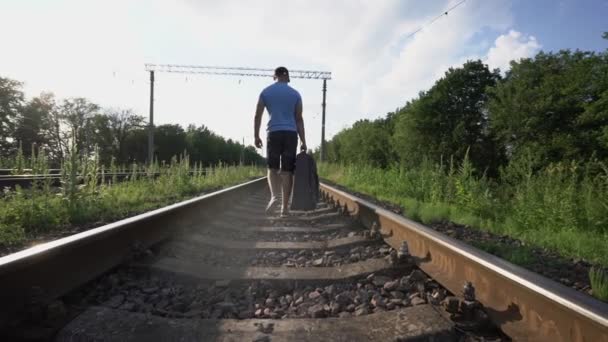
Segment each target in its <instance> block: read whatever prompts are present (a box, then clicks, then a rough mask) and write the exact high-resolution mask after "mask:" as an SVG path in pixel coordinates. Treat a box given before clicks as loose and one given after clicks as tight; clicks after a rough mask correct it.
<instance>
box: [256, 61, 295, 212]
mask: <svg viewBox="0 0 608 342" xmlns="http://www.w3.org/2000/svg"><path fill="white" fill-rule="evenodd" d="M274 80H275V81H276V82H275V83H274V84H272V85H270V86H268V87H266V88H265V89H264V90H263V91H262V93H261V94H260V98H259V100H258V105H257V108H256V111H255V120H254V135H255V146H256V147H257V148H261V147H262V139H260V125H261V122H262V114H263V113H264V108H266V109H267V110H268V114H269V116H270V119H269V120H268V126H267V129H266V130H267V132H268V136H267V139H266V158H267V163H268V185H269V187H270V201H269V202H268V205H267V206H266V212H267V213H268V212H270V211H272V210H273V209H274V208H275V207H276V206H277V205H278V204H279V195H280V194H281V192H282V199H283V201H282V203H281V216H286V215H287V214H288V211H289V198H290V196H291V189H292V184H293V171H294V168H295V162H296V149H297V145H298V135H299V136H300V140H301V146H300V149H301V150H304V151H305V150H306V138H305V136H304V119H303V118H302V97H301V96H300V93H298V91H297V90H295V89H293V88H292V87H290V86H289V85H288V84H287V83H289V71H288V70H287V68H285V67H278V68H276V69H275V71H274ZM279 169H280V172H279Z"/></svg>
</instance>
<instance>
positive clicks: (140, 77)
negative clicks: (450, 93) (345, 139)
mask: <svg viewBox="0 0 608 342" xmlns="http://www.w3.org/2000/svg"><path fill="white" fill-rule="evenodd" d="M457 2H458V1H455V0H429V1H424V2H422V1H418V0H365V1H364V0H362V1H351V0H336V1H321V0H290V1H284V0H260V1H255V2H252V1H245V0H223V1H212V0H178V1H172V2H169V1H162V0H149V1H145V2H144V1H138V0H122V1H119V0H105V1H102V0H87V1H79V0H54V1H51V0H46V1H44V0H37V1H35V0H0V32H4V33H5V34H4V35H3V36H2V39H3V45H2V46H3V49H2V52H1V53H0V75H1V76H3V77H11V78H14V79H17V80H20V81H23V82H25V85H24V90H25V92H26V95H27V96H28V97H32V96H36V95H38V94H39V93H40V92H41V91H52V92H54V93H55V94H56V96H57V97H58V98H59V99H61V98H65V97H73V96H84V97H87V98H89V99H91V100H92V101H94V102H96V103H98V104H100V105H102V106H105V107H117V108H131V109H133V110H135V111H136V112H137V113H140V114H141V115H147V113H148V87H149V84H148V75H147V74H146V73H145V71H144V63H172V64H196V65H224V66H251V67H268V68H274V67H276V66H278V65H285V66H287V67H289V68H294V69H312V70H328V71H332V72H333V76H334V77H333V79H332V80H331V81H330V82H329V84H328V88H329V90H328V105H327V135H328V137H331V136H332V135H333V134H335V133H337V132H338V131H339V130H340V129H342V128H344V127H347V126H348V125H350V124H352V123H353V122H354V121H356V120H358V119H363V118H370V119H373V118H377V117H379V116H383V115H384V114H385V113H386V112H388V111H391V110H394V109H395V108H397V107H399V106H402V105H403V104H405V102H406V101H407V100H409V99H411V98H413V97H415V96H416V95H417V94H418V92H419V91H421V90H424V89H428V88H429V87H430V86H431V85H432V84H433V82H434V81H435V80H436V79H437V78H438V77H441V76H442V75H443V73H444V71H445V70H446V69H447V68H449V67H451V66H458V65H460V64H462V63H463V62H464V61H466V60H467V59H476V58H479V59H482V60H483V61H484V62H486V63H487V64H489V65H490V66H491V67H499V68H501V69H503V70H504V69H506V68H508V65H509V61H510V60H512V59H519V58H522V57H530V56H533V55H535V54H536V53H537V52H538V51H540V50H541V49H542V50H545V51H547V50H559V49H563V48H571V49H574V48H581V49H586V50H589V49H591V50H596V51H603V50H604V49H606V48H607V47H608V41H606V40H603V39H602V38H601V34H602V32H603V31H608V24H606V22H608V21H606V20H605V18H606V17H608V0H579V1H574V0H564V1H546V0H542V1H541V0H539V1H532V0H527V1H526V0H467V1H466V2H465V3H463V4H462V5H461V6H459V7H457V8H456V9H454V10H453V11H452V12H450V13H449V15H447V16H443V17H441V18H440V19H439V20H437V21H436V22H435V23H434V24H432V25H430V26H424V25H425V24H426V23H427V22H428V21H430V20H431V19H433V18H435V17H436V16H437V15H439V14H440V13H442V12H443V11H444V10H446V9H447V8H450V7H452V6H453V5H454V4H456V3H457ZM421 25H422V26H424V28H423V30H421V31H420V32H418V33H417V34H416V35H414V36H413V37H409V38H408V35H409V34H410V33H411V32H413V31H414V30H416V29H417V28H419V27H420V26H421ZM6 33H10V34H6ZM270 82H271V79H256V78H235V77H217V76H215V77H214V76H184V75H172V74H158V75H157V82H156V101H155V112H156V119H155V121H156V122H157V123H179V124H182V125H184V126H185V125H187V124H189V123H193V124H195V125H201V124H204V125H206V126H208V127H209V128H211V129H212V130H214V131H216V132H217V133H219V134H222V135H224V136H226V137H230V138H233V139H237V140H239V141H241V139H242V138H245V142H246V143H248V144H250V143H252V142H253V129H252V126H253V111H254V108H255V103H256V100H257V96H258V95H259V92H260V91H261V89H262V88H263V87H265V86H266V85H268V84H269V83H270ZM292 86H294V87H295V88H297V89H298V90H299V91H300V92H301V93H302V96H303V99H304V115H305V122H306V128H307V136H308V141H309V144H308V145H309V146H312V147H315V146H317V145H318V144H319V141H320V115H319V113H320V112H321V82H320V81H310V80H293V82H292Z"/></svg>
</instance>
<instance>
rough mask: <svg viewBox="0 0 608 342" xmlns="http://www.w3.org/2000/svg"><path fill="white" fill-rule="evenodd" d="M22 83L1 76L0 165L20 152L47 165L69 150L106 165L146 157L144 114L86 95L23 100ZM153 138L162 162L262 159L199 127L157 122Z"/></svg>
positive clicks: (54, 163) (140, 160)
mask: <svg viewBox="0 0 608 342" xmlns="http://www.w3.org/2000/svg"><path fill="white" fill-rule="evenodd" d="M22 86H23V84H22V83H21V82H19V81H16V80H13V79H9V78H4V77H0V164H4V165H0V167H11V165H10V164H11V162H10V161H11V159H12V158H14V157H15V156H16V155H17V154H18V153H19V151H20V150H21V151H22V152H21V153H23V155H25V156H26V157H29V156H30V155H31V154H32V153H36V154H38V153H39V152H38V151H42V152H43V153H44V154H45V155H46V158H47V159H48V160H49V162H50V164H51V165H52V166H59V165H60V164H61V161H62V160H64V159H65V158H66V157H67V156H69V155H71V154H73V153H78V154H79V156H80V157H82V158H84V159H86V158H90V157H93V156H95V157H97V158H98V159H99V161H100V162H101V163H102V164H105V165H109V164H110V163H112V162H114V163H116V164H118V165H125V164H131V163H145V162H146V161H147V160H146V159H147V146H148V145H147V143H148V126H147V122H146V119H145V118H144V117H143V116H140V115H137V113H135V112H133V111H132V110H129V109H118V108H102V107H101V106H99V105H97V104H95V103H93V102H91V101H89V100H87V99H86V98H66V99H57V98H56V97H55V96H54V95H53V94H52V93H42V94H41V95H40V96H37V97H34V98H32V99H31V100H26V99H25V96H24V93H23V91H22ZM154 142H155V144H154V145H155V146H154V155H155V158H156V159H157V160H158V161H159V162H161V163H162V162H163V161H165V162H168V161H170V160H171V158H172V157H173V156H176V155H180V154H183V153H186V154H188V155H189V159H190V161H191V162H192V163H202V164H203V165H212V164H217V163H219V162H222V163H224V164H237V163H239V162H243V163H245V164H259V163H261V162H263V159H262V157H261V156H260V155H259V154H258V153H257V152H256V150H255V148H254V147H253V146H244V145H243V144H240V143H239V142H237V141H234V140H232V139H225V138H223V137H222V136H220V135H218V134H215V133H214V132H212V131H211V130H209V128H207V127H205V126H204V125H200V126H195V125H189V126H187V127H186V128H185V129H184V128H183V127H181V126H180V125H175V124H165V125H159V126H156V128H155V132H154ZM95 154H96V155H95Z"/></svg>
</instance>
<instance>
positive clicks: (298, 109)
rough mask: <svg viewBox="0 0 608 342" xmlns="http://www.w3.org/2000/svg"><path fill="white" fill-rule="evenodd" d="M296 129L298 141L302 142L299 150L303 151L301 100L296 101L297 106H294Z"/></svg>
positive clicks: (303, 135)
mask: <svg viewBox="0 0 608 342" xmlns="http://www.w3.org/2000/svg"><path fill="white" fill-rule="evenodd" d="M296 127H297V129H298V135H299V136H300V140H301V141H302V144H301V146H300V149H301V150H304V151H305V150H306V135H305V133H304V118H303V117H302V100H300V101H298V104H297V105H296Z"/></svg>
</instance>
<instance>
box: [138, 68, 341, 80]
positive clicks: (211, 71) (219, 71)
mask: <svg viewBox="0 0 608 342" xmlns="http://www.w3.org/2000/svg"><path fill="white" fill-rule="evenodd" d="M146 71H159V72H173V73H180V74H207V75H232V76H254V77H272V76H274V69H262V68H247V67H222V66H201V65H176V64H146ZM289 77H291V78H306V79H322V80H331V72H329V71H312V70H289Z"/></svg>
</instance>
